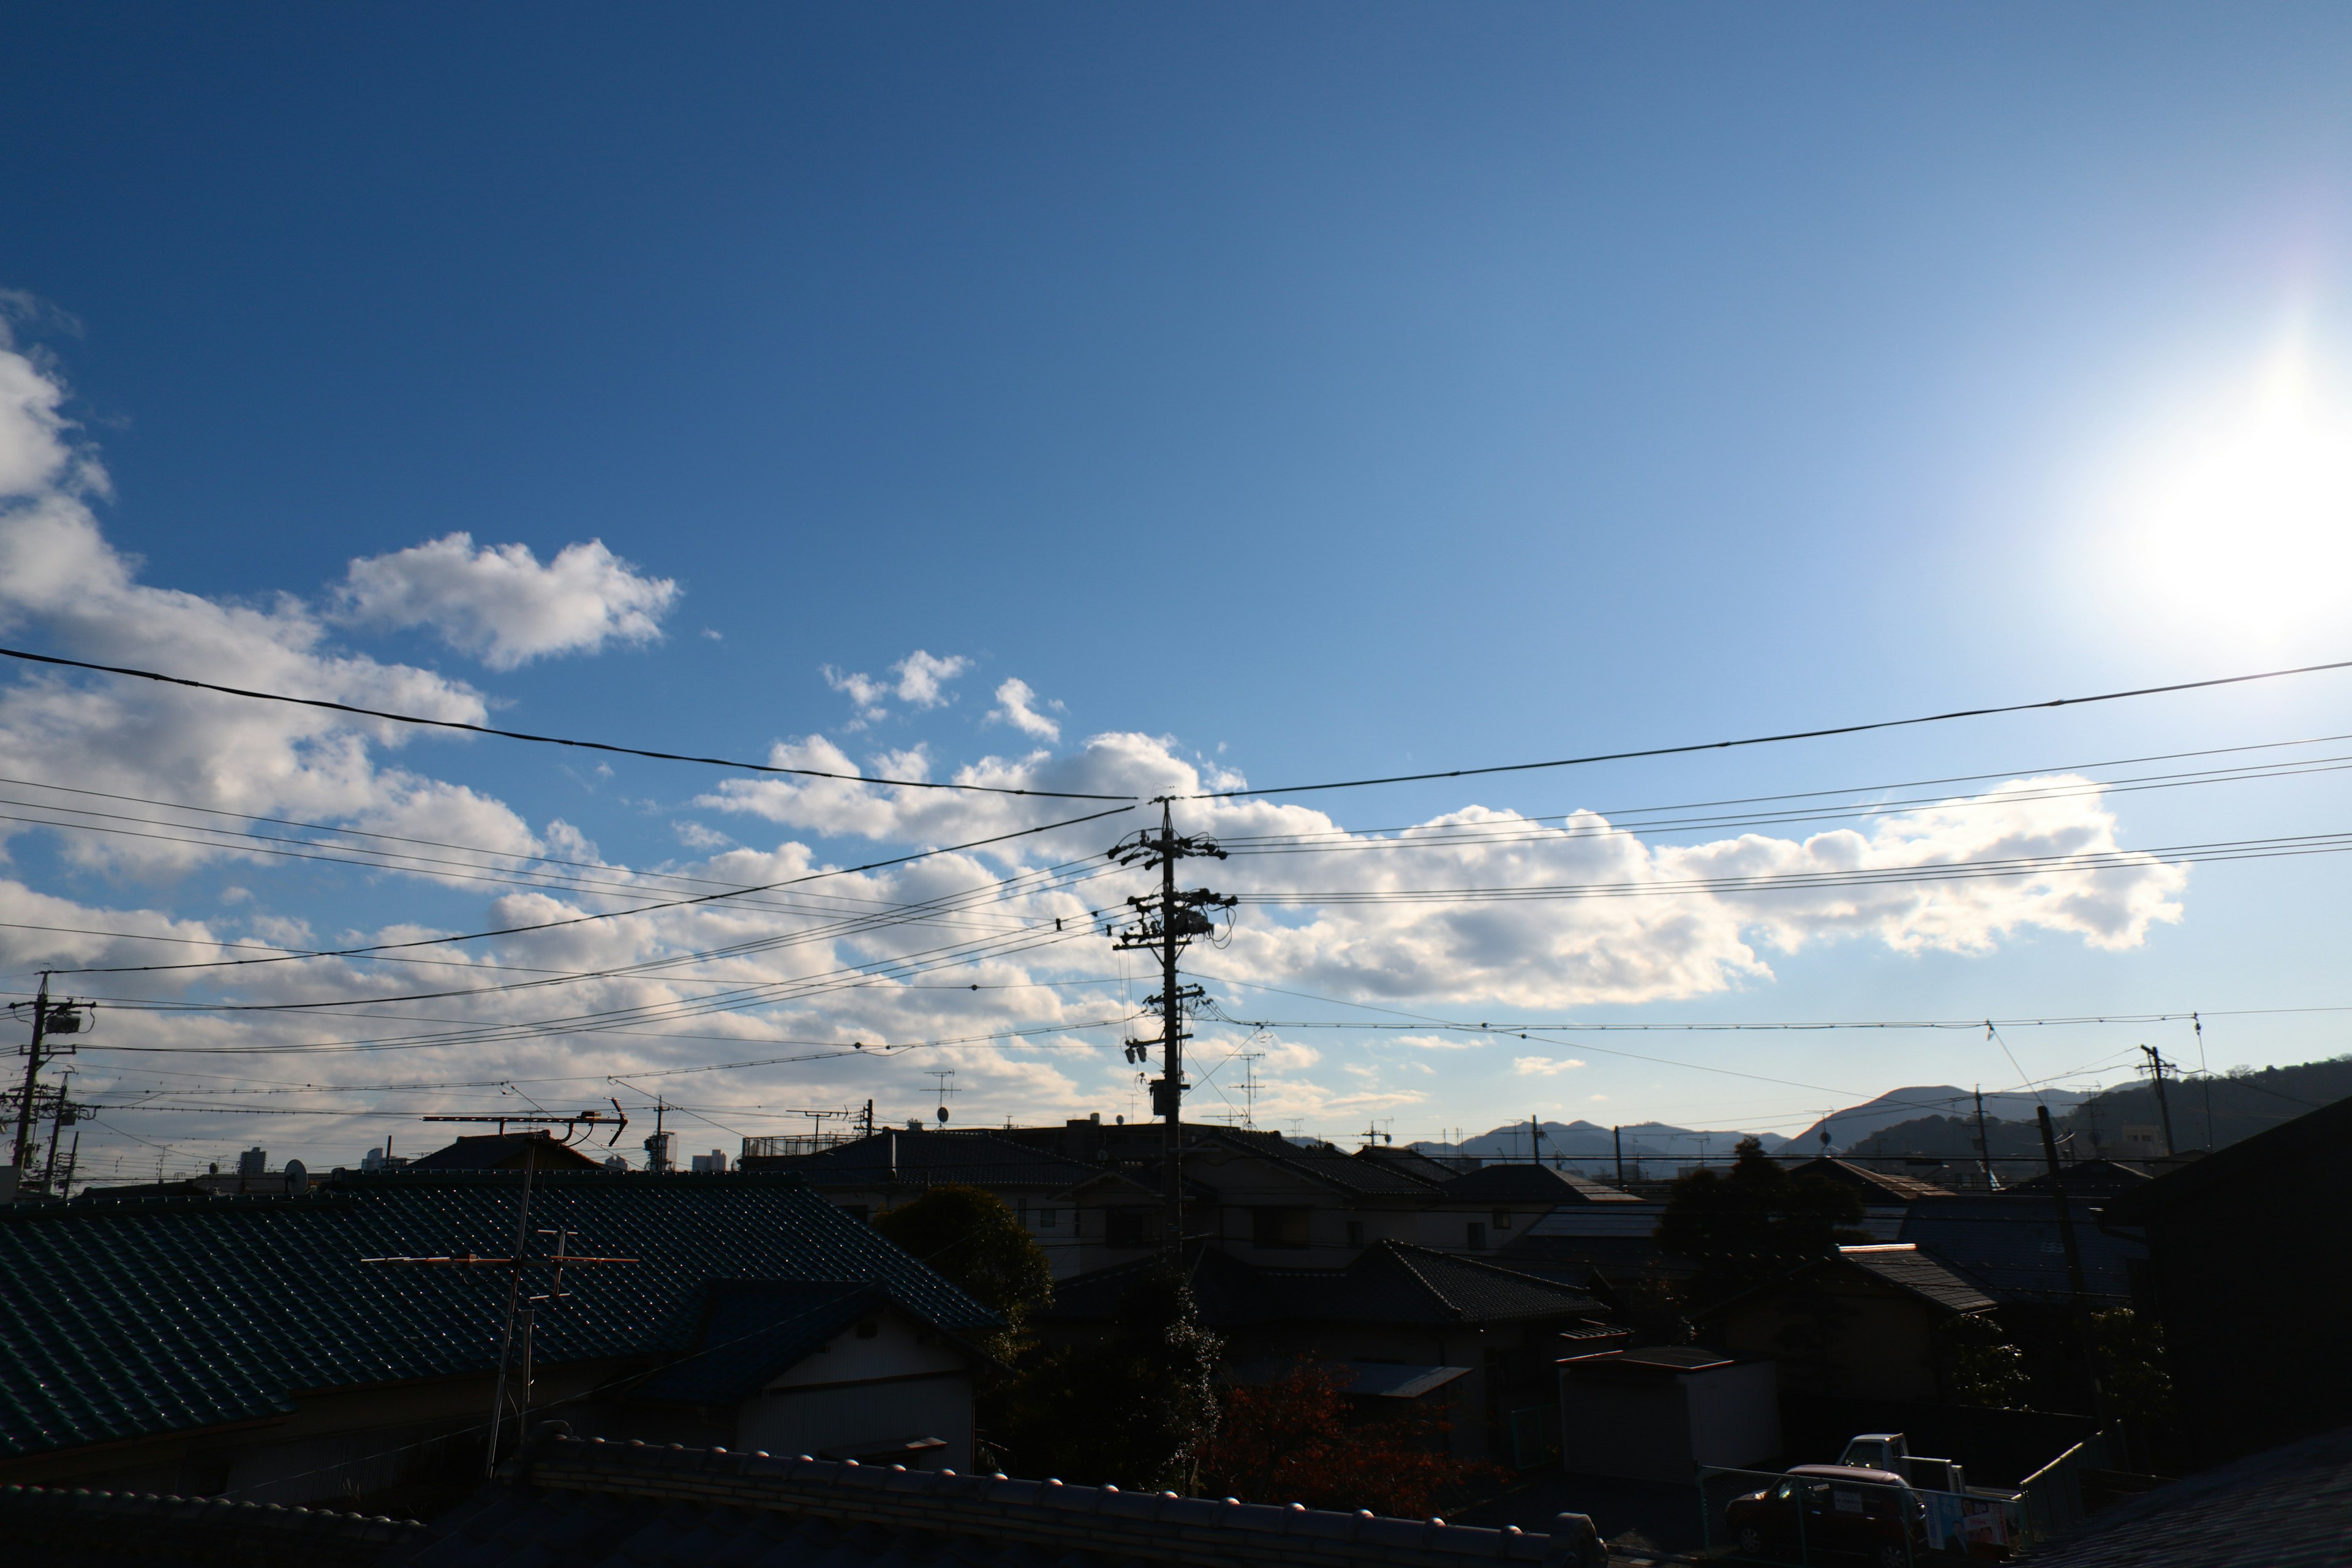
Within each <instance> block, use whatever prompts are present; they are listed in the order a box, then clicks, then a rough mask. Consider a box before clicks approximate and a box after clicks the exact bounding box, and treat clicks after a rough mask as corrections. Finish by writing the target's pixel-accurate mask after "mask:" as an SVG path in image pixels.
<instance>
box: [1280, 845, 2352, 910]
mask: <svg viewBox="0 0 2352 1568" xmlns="http://www.w3.org/2000/svg"><path fill="white" fill-rule="evenodd" d="M2346 850H2352V833H2311V834H2294V835H2287V836H2284V837H2276V838H2246V839H2233V840H2221V841H2216V842H2212V843H2207V844H2186V845H2175V846H2170V847H2164V848H2158V849H2100V850H2079V851H2074V852H2072V853H2068V854H2062V855H2019V856H2008V857H2003V858H1998V859H1990V860H1958V861H1951V862H1946V863H1929V864H1926V865H1917V866H1888V867H1864V868H1839V869H1835V870H1827V871H1783V872H1759V873H1755V874H1752V875H1748V876H1736V877H1689V878H1658V879H1653V880H1648V881H1626V882H1555V883H1537V884H1529V885H1523V886H1516V887H1495V888H1480V887H1467V888H1365V889H1319V890H1316V891H1311V892H1294V893H1242V894H1240V895H1238V897H1239V899H1240V901H1241V902H1242V903H1244V904H1257V905H1265V906H1273V907H1286V906H1299V905H1354V904H1400V903H1402V904H1412V903H1493V902H1511V901H1526V900H1562V899H1565V900H1581V899H1610V898H1654V897H1660V896H1680V895H1685V894H1693V893H1711V894H1722V893H1763V892H1802V891H1808V890H1811V889H1817V888H1852V887H1879V886H1899V885H1904V884H1907V883H1915V882H1948V881H1967V880H1975V879H1984V878H2003V877H2024V876H2034V875H2039V874H2043V873H2062V872H2084V871H2102V870H2116V869H2122V868H2138V867H2145V866H2151V865H2158V864H2173V863H2177V862H2200V861H2202V862H2218V861H2228V860H2253V859H2277V858H2288V857H2294V856H2300V855H2333V854H2341V853H2343V852H2344V851H2346Z"/></svg>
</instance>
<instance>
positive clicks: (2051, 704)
mask: <svg viewBox="0 0 2352 1568" xmlns="http://www.w3.org/2000/svg"><path fill="white" fill-rule="evenodd" d="M5 651H7V650H5V649H0V653H5ZM2335 669H2352V659H2336V660H2335V661H2333V662H2331V663H2327V664H2305V665H2298V666H2296V667H2295V668H2292V669H2265V670H2259V671H2256V672H2254V673H2252V674H2250V675H2224V676H2217V677H2214V678H2212V679H2207V680H2179V681H2174V682H2172V683H2170V684H2169V685H2165V686H2140V687H2134V688H2132V689H2129V690H2126V691H2103V692H2099V693H2096V694H2095V695H2093V696H2089V697H2056V698H2051V699H2049V700H2045V701H2040V702H2010V703H2004V704H2001V705H2000V706H1998V707H1990V708H1960V709H1955V710H1952V711H1950V712H1947V713H1926V714H1920V715H1918V716H1916V717H1914V718H1909V719H1878V720H1873V721H1870V722H1867V723H1861V724H1835V725H1830V726H1827V727H1825V728H1822V729H1818V730H1790V731H1783V732H1781V733H1780V734H1774V735H1750V736H1748V737H1746V738H1745V739H1742V740H1737V741H1702V742H1692V743H1688V744H1685V745H1678V746H1649V747H1644V748H1643V749H1641V750H1638V751H1628V752H1592V753H1591V754H1589V755H1586V756H1580V757H1560V758H1557V759H1555V760H1553V761H1550V762H1542V763H1500V764H1496V765H1494V766H1490V767H1477V768H1447V769H1444V770H1441V771H1438V772H1433V773H1391V774H1388V775H1386V776H1383V777H1380V778H1361V779H1338V780H1331V781H1328V782H1325V783H1322V784H1283V785H1278V786H1275V787H1271V788H1265V789H1222V790H1202V791H1201V792H1199V793H1198V794H1194V795H1175V796H1172V797H1171V798H1172V799H1176V800H1239V799H1244V798H1246V797H1249V796H1253V795H1308V794H1312V793H1315V792H1317V791H1320V790H1334V789H1368V788H1370V787H1372V786H1374V785H1377V784H1423V783H1427V782H1429V781H1431V780H1434V779H1465V778H1479V777H1484V776H1486V775H1489V774H1494V773H1533V772H1536V771H1538V770H1540V769H1546V768H1575V767H1583V766H1586V765H1588V764H1590V763H1622V762H1631V761H1633V760H1635V759H1638V758H1643V757H1677V756H1687V755H1690V754H1691V753H1693V752H1722V751H1730V750H1733V749H1735V748H1737V747H1741V746H1769V745H1777V744H1780V743H1781V742H1788V741H1819V740H1824V739H1827V738H1829V737H1831V736H1833V735H1860V734H1864V733H1867V732H1869V731H1874V730H1901V729H1907V728H1910V727H1912V726H1915V725H1919V724H1942V723H1948V722H1950V721H1953V720H1958V719H1989V718H1991V717H1993V716H1995V715H1997V714H2002V713H2025V712H2031V711H2034V710H2040V709H2045V708H2072V707H2081V706H2083V705H2084V704H2087V703H2093V702H2121V701H2124V700H2127V699H2130V698H2135V697H2158V696H2163V695H2166V694H2168V693H2170V692H2176V691H2201V690H2205V689H2210V688H2214V687H2221V686H2242V685H2244V684H2245V683H2246V682H2248V681H2254V680H2279V679H2285V678H2286V677H2289V676H2295V675H2316V674H2319V673H2321V672H2323V671H2326V670H2335Z"/></svg>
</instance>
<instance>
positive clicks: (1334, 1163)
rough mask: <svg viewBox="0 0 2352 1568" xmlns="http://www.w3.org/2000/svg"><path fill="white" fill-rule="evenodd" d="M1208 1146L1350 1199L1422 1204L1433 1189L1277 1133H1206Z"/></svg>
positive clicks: (1374, 1163) (1380, 1165)
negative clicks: (1254, 1160)
mask: <svg viewBox="0 0 2352 1568" xmlns="http://www.w3.org/2000/svg"><path fill="white" fill-rule="evenodd" d="M1207 1137H1208V1140H1209V1142H1214V1143H1222V1144H1223V1145H1224V1146H1225V1147H1226V1148H1228V1149H1234V1150H1239V1151H1242V1152H1246V1153H1251V1154H1255V1155H1256V1156H1257V1157H1258V1158H1260V1159H1262V1160H1266V1161H1270V1162H1272V1163H1275V1164H1277V1165H1280V1166H1281V1167H1282V1168H1283V1169H1285V1170H1286V1171H1290V1172H1294V1173H1297V1174H1298V1175H1302V1176H1305V1177H1306V1178H1307V1180H1309V1181H1312V1182H1318V1183H1320V1184H1323V1185H1325V1186H1327V1187H1332V1188H1335V1189H1337V1190H1339V1191H1340V1192H1343V1193H1347V1194H1349V1195H1351V1196H1354V1197H1364V1198H1407V1199H1412V1200H1415V1201H1421V1200H1426V1199H1427V1198H1428V1197H1429V1196H1430V1194H1431V1193H1432V1192H1433V1188H1432V1187H1431V1186H1430V1184H1428V1183H1427V1182H1425V1181H1423V1179H1422V1178H1421V1177H1419V1176H1417V1175H1414V1174H1412V1173H1411V1172H1408V1171H1405V1170H1402V1169H1399V1168H1398V1167H1396V1166H1394V1165H1391V1164H1389V1163H1385V1162H1382V1161H1378V1160H1359V1159H1357V1158H1356V1157H1355V1156H1354V1155H1352V1154H1343V1153H1341V1152H1339V1150H1338V1149H1336V1148H1334V1147H1332V1146H1331V1145H1330V1144H1328V1143H1294V1142H1291V1141H1290V1140H1289V1139H1287V1138H1285V1137H1284V1136H1283V1135H1282V1134H1281V1133H1279V1132H1252V1131H1243V1130H1239V1129H1233V1128H1217V1129H1214V1130H1211V1131H1208V1132H1207Z"/></svg>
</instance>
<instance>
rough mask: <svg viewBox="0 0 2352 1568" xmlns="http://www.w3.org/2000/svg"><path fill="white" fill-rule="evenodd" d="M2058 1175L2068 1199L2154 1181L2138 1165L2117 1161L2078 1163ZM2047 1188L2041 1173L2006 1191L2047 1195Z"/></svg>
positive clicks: (2047, 1175)
mask: <svg viewBox="0 0 2352 1568" xmlns="http://www.w3.org/2000/svg"><path fill="white" fill-rule="evenodd" d="M2060 1174H2061V1175H2062V1176H2063V1178H2064V1180H2065V1183H2066V1193H2067V1195H2068V1196H2070V1197H2072V1196H2074V1195H2075V1194H2085V1193H2127V1192H2130V1191H2131V1190H2132V1189H2133V1188H2135V1187H2144V1186H2146V1185H2147V1184H2148V1183H2150V1182H2152V1181H2154V1180H2156V1174H2155V1173H2154V1172H2152V1171H2148V1170H2146V1169H2144V1168H2142V1167H2140V1166H2138V1165H2126V1164H2125V1163H2123V1162H2122V1161H2120V1160H2081V1161H2077V1162H2076V1163H2074V1164H2072V1165H2068V1166H2066V1167H2065V1168H2064V1169H2063V1171H2062V1172H2060ZM2050 1185H2051V1183H2050V1173H2049V1172H2047V1171H2044V1172H2042V1173H2041V1174H2040V1175H2038V1176H2029V1177H2027V1178H2026V1179H2025V1180H2023V1181H2021V1182H2012V1183H2011V1184H2009V1190H2010V1191H2011V1192H2012V1193H2042V1194H2047V1193H2048V1192H2049V1191H2050Z"/></svg>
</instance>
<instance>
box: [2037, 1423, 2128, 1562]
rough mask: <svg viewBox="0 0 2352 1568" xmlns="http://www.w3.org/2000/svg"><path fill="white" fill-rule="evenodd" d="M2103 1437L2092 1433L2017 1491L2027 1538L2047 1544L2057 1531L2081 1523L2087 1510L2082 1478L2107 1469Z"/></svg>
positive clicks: (2104, 1437) (2105, 1446) (2097, 1433)
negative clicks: (2021, 1503)
mask: <svg viewBox="0 0 2352 1568" xmlns="http://www.w3.org/2000/svg"><path fill="white" fill-rule="evenodd" d="M2107 1449H2108V1443H2107V1436H2106V1434H2105V1433H2104V1432H2094V1433H2093V1434H2091V1436H2088V1437H2085V1438H2084V1439H2083V1441H2081V1442H2079V1443H2077V1444H2075V1445H2074V1447H2071V1448H2069V1449H2067V1450H2066V1451H2065V1452H2064V1453H2063V1454H2061V1455H2059V1456H2058V1457H2057V1458H2054V1459H2053V1460H2051V1461H2050V1462H2049V1463H2048V1464H2046V1465H2044V1466H2042V1468H2040V1469H2038V1470H2036V1471H2034V1472H2033V1474H2032V1475H2030V1476H2028V1477H2026V1478H2025V1484H2024V1485H2023V1486H2022V1487H2021V1488H2019V1491H2020V1493H2021V1496H2022V1498H2023V1501H2024V1505H2025V1527H2026V1530H2027V1531H2029V1532H2030V1535H2031V1538H2032V1539H2033V1540H2035V1541H2047V1540H2049V1539H2050V1538H2051V1537H2052V1536H2053V1535H2055V1534H2057V1533H2058V1532H2059V1531H2062V1530H2065V1529H2067V1528H2069V1527H2070V1526H2072V1525H2075V1524H2079V1523H2080V1522H2082V1519H2083V1516H2084V1514H2086V1513H2088V1512H2089V1511H2090V1510H2089V1509H2087V1508H2085V1507H2084V1505H2083V1479H2084V1475H2085V1474H2087V1473H2088V1472H2090V1471H2092V1470H2104V1469H2105V1468H2108V1466H2107Z"/></svg>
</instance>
